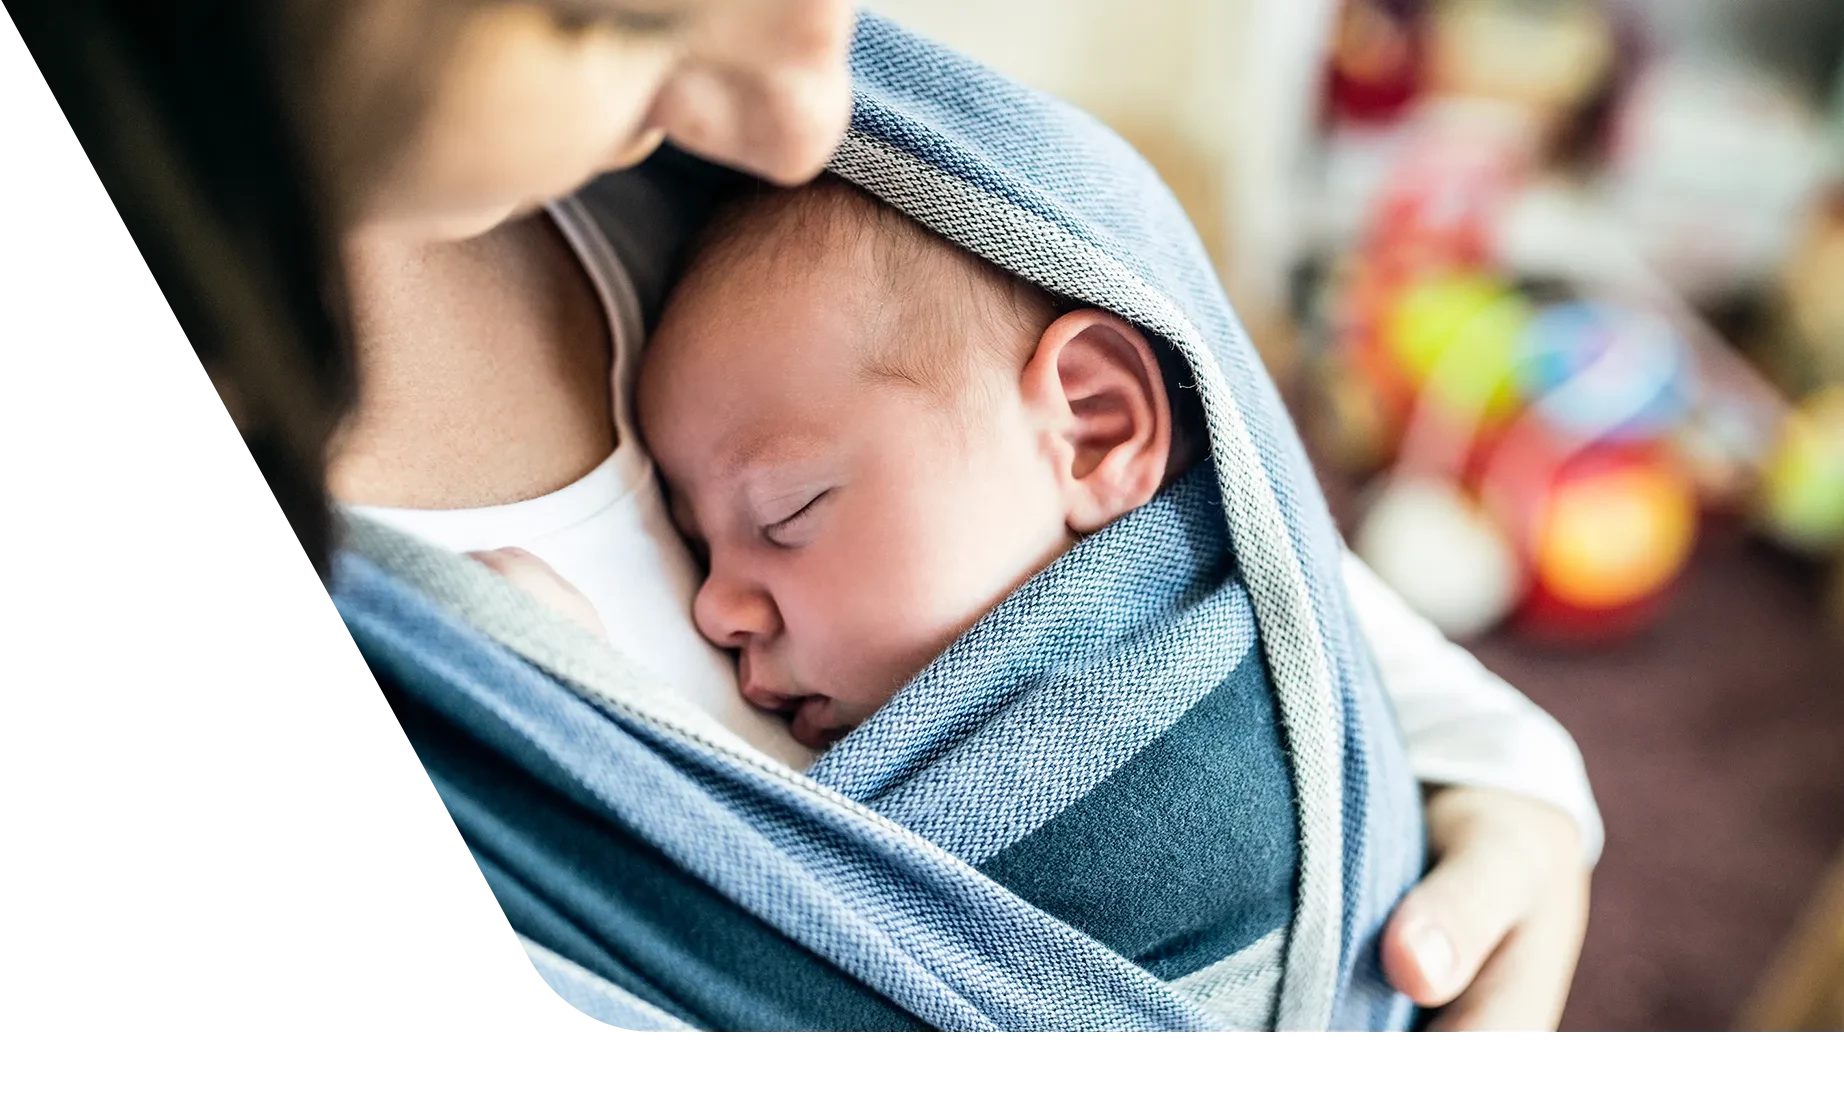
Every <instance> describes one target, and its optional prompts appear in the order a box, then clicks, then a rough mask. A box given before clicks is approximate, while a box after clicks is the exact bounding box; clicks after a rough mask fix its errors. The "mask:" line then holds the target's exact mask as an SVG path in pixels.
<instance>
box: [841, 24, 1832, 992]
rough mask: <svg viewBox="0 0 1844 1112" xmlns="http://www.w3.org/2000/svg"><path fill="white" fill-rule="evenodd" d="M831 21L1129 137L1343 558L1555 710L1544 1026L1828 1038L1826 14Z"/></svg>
mask: <svg viewBox="0 0 1844 1112" xmlns="http://www.w3.org/2000/svg"><path fill="white" fill-rule="evenodd" d="M870 6H871V7H873V8H875V9H878V10H880V11H882V12H884V13H885V14H888V15H890V16H893V17H894V18H896V19H898V20H900V21H902V22H904V23H906V24H908V25H910V26H912V27H914V28H916V29H918V30H920V31H923V32H924V33H926V34H929V35H931V36H933V37H935V38H938V39H940V40H942V41H944V42H947V43H949V44H951V45H953V46H955V47H957V48H959V49H961V50H963V51H965V52H967V53H969V54H971V55H973V56H975V57H977V58H980V59H982V60H983V61H985V62H987V63H988V64H991V65H993V66H994V67H996V68H998V69H1000V70H1002V71H1004V72H1007V73H1009V74H1011V75H1012V76H1014V77H1017V78H1019V79H1020V80H1022V81H1024V82H1026V83H1028V84H1032V85H1035V86H1038V87H1040V88H1044V89H1047V90H1049V91H1051V92H1053V93H1056V94H1057V95H1059V96H1062V97H1064V98H1066V99H1068V100H1071V101H1073V102H1075V103H1076V104H1078V105H1080V106H1082V107H1083V108H1085V109H1087V110H1088V111H1089V112H1091V113H1093V114H1094V115H1096V116H1098V117H1099V118H1101V119H1102V120H1104V121H1105V122H1107V123H1108V124H1110V125H1112V126H1113V127H1114V128H1115V129H1116V130H1118V131H1120V132H1121V133H1122V134H1123V135H1125V136H1126V137H1127V138H1128V139H1129V140H1131V141H1132V142H1133V143H1134V144H1135V145H1136V146H1137V147H1139V149H1140V150H1141V151H1142V153H1144V154H1145V155H1146V156H1147V158H1148V159H1149V160H1150V161H1152V162H1153V164H1154V165H1155V166H1157V167H1158V168H1159V170H1160V171H1161V173H1162V174H1163V175H1164V177H1165V178H1166V180H1167V182H1168V183H1169V184H1170V185H1171V186H1172V188H1173V190H1174V192H1176V193H1177V194H1178V196H1179V198H1180V200H1181V201H1183V202H1184V204H1185V205H1186V207H1187V208H1188V209H1189V211H1190V212H1191V215H1192V217H1193V218H1194V220H1195V221H1196V223H1197V225H1198V229H1199V231H1200V233H1201V234H1202V235H1203V237H1204V240H1205V242H1206V244H1207V245H1208V247H1209V248H1210V250H1211V252H1212V255H1213V257H1214V258H1215V260H1216V262H1217V264H1218V268H1219V271H1220V273H1221V274H1222V277H1223V281H1224V285H1225V287H1226V288H1227V289H1228V291H1229V293H1230V295H1231V298H1232V300H1233V301H1234V303H1235V304H1236V306H1237V309H1238V311H1239V312H1240V313H1241V314H1242V316H1243V319H1244V321H1245V323H1246V324H1247V325H1248V327H1249V330H1250V332H1251V334H1252V335H1253V336H1254V338H1255V340H1256V343H1257V346H1258V347H1260V348H1261V350H1262V354H1263V356H1264V357H1265V359H1266V361H1267V363H1268V366H1269V369H1270V371H1271V372H1272V373H1273V375H1274V376H1275V378H1276V380H1277V382H1278V383H1279V385H1280V386H1281V389H1282V391H1283V393H1284V395H1285V396H1286V397H1287V398H1288V399H1289V402H1290V404H1291V405H1292V406H1293V407H1294V410H1295V414H1296V416H1297V417H1298V419H1299V421H1300V424H1301V427H1302V430H1303V431H1304V433H1305V435H1306V438H1307V442H1308V446H1309V448H1310V450H1311V451H1312V452H1313V454H1314V458H1315V461H1316V462H1317V463H1318V465H1319V467H1320V471H1321V477H1322V479H1323V481H1324V483H1325V486H1326V489H1327V492H1328V495H1329V496H1330V499H1331V501H1332V505H1333V508H1334V512H1335V513H1336V514H1337V515H1338V517H1339V520H1340V524H1341V526H1342V527H1343V528H1344V529H1345V531H1346V536H1347V537H1348V538H1349V539H1350V541H1351V543H1352V545H1353V547H1354V548H1355V549H1356V550H1357V551H1358V552H1359V553H1360V554H1361V555H1362V556H1364V557H1365V558H1366V559H1367V560H1368V561H1369V562H1370V563H1371V564H1372V565H1373V566H1374V567H1375V568H1376V569H1377V570H1378V571H1379V572H1380V573H1381V574H1382V575H1383V576H1384V577H1385V578H1386V579H1388V580H1389V581H1390V582H1391V583H1392V584H1393V585H1394V586H1395V587H1396V588H1397V589H1398V590H1399V591H1400V592H1401V593H1402V594H1403V595H1404V596H1405V597H1406V598H1408V600H1409V601H1410V602H1411V604H1413V605H1414V606H1416V607H1417V609H1419V610H1420V611H1421V612H1422V613H1424V614H1425V615H1427V616H1428V617H1429V618H1430V619H1432V620H1433V621H1435V622H1436V623H1437V624H1438V625H1440V626H1441V627H1442V628H1444V629H1445V630H1446V631H1447V632H1448V633H1449V634H1450V635H1451V636H1453V637H1455V638H1456V639H1458V640H1460V641H1462V642H1463V643H1465V644H1467V645H1468V646H1469V647H1471V648H1472V649H1474V651H1475V652H1477V653H1478V655H1479V656H1480V657H1481V658H1482V659H1483V660H1484V661H1485V662H1486V663H1487V664H1488V665H1489V666H1490V667H1492V668H1493V669H1494V670H1496V671H1498V672H1499V673H1500V674H1501V675H1503V676H1505V677H1506V678H1507V679H1509V680H1510V681H1511V682H1513V683H1515V684H1516V685H1518V686H1519V687H1520V688H1522V689H1523V690H1524V691H1526V692H1527V693H1528V694H1529V695H1530V696H1531V697H1532V698H1534V699H1536V700H1537V701H1538V702H1539V703H1540V704H1542V705H1543V706H1544V707H1545V708H1546V709H1547V710H1549V711H1550V712H1551V713H1552V714H1554V715H1555V716H1556V717H1557V718H1558V719H1560V720H1561V721H1562V723H1563V724H1564V725H1565V726H1567V727H1568V728H1569V729H1570V730H1571V731H1572V732H1573V733H1574V734H1575V737H1576V739H1577V740H1578V741H1579V742H1580V744H1581V747H1582V751H1583V756H1584V758H1585V759H1586V761H1587V765H1588V771H1589V775H1590V777H1591V778H1592V780H1593V783H1594V787H1595V791H1596V794H1597V797H1598V799H1599V802H1600V805H1601V809H1602V812H1603V814H1604V816H1605V818H1606V823H1607V848H1606V852H1605V854H1604V856H1603V858H1602V861H1601V865H1600V867H1599V869H1598V870H1597V872H1596V874H1595V884H1594V906H1593V913H1592V918H1591V921H1590V925H1589V931H1588V939H1587V944H1586V946H1585V948H1584V950H1583V953H1582V959H1581V965H1580V969H1579V971H1578V973H1577V976H1576V982H1575V989H1574V993H1573V996H1572V998H1571V1001H1570V1005H1569V1009H1568V1011H1567V1013H1566V1014H1565V1016H1564V1018H1563V1026H1564V1027H1565V1028H1576V1029H1609V1028H1626V1029H1711V1028H1729V1027H1744V1028H1750V1027H1752V1028H1761V1027H1765V1028H1787V1027H1806V1028H1826V1029H1844V5H1841V4H1838V3H1836V2H1835V0H1657V2H1653V3H1642V2H1638V0H1138V2H1136V3H1135V4H1132V5H1121V4H1114V3H1104V2H1102V0H1007V2H1006V3H1003V4H993V3H989V2H986V0H873V2H872V3H871V5H870Z"/></svg>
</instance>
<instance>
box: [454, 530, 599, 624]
mask: <svg viewBox="0 0 1844 1112" xmlns="http://www.w3.org/2000/svg"><path fill="white" fill-rule="evenodd" d="M468 556H469V557H470V558H471V559H473V560H475V561H476V562H478V563H481V564H484V565H486V566H487V567H488V568H490V569H492V570H493V571H496V572H498V573H499V574H500V576H501V577H503V578H504V579H505V580H506V582H508V583H510V584H512V585H513V586H514V587H517V588H518V589H519V590H521V591H524V592H525V593H526V594H528V595H530V596H531V597H532V598H534V599H536V600H538V602H540V603H542V604H544V605H545V606H547V607H549V608H550V609H551V610H553V611H555V612H556V613H558V614H559V615H561V616H562V617H565V618H568V619H569V620H570V621H572V622H574V623H576V624H577V625H579V626H581V627H582V628H584V629H586V630H588V631H589V632H590V633H592V634H594V635H595V636H596V637H597V638H598V639H600V640H603V641H606V640H608V631H607V630H606V629H604V628H603V627H602V619H601V617H600V616H599V615H597V614H596V612H595V604H594V603H592V602H590V601H589V599H588V597H587V596H586V595H584V594H583V593H582V592H581V591H579V590H577V589H576V587H575V585H573V584H572V583H570V582H569V581H568V580H566V579H564V577H563V576H561V575H558V574H557V572H556V570H555V569H553V568H552V567H551V565H549V564H547V563H545V562H544V561H543V560H540V559H538V558H537V557H536V556H533V555H532V554H531V553H529V552H527V551H525V550H524V549H522V548H495V549H491V550H488V551H484V552H470V553H468Z"/></svg>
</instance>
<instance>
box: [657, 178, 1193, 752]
mask: <svg viewBox="0 0 1844 1112" xmlns="http://www.w3.org/2000/svg"><path fill="white" fill-rule="evenodd" d="M1176 393H1177V392H1175V391H1173V390H1171V389H1170V388H1169V386H1168V383H1167V380H1166V377H1165V374H1164V373H1163V372H1162V370H1161V366H1160V361H1159V358H1158V356H1157V355H1156V353H1155V351H1154V348H1153V346H1152V345H1151V344H1150V343H1148V341H1147V339H1146V338H1145V337H1144V336H1143V335H1142V334H1141V333H1140V332H1139V331H1138V330H1137V329H1135V328H1134V327H1132V326H1131V325H1129V324H1127V323H1126V322H1125V321H1123V320H1121V319H1120V318H1118V317H1115V316H1113V315H1112V314H1109V313H1105V312H1101V311H1099V310H1096V309H1088V308H1079V307H1067V306H1063V305H1060V304H1059V303H1058V302H1057V301H1056V300H1055V299H1054V298H1052V297H1051V296H1049V295H1048V294H1046V293H1044V292H1043V291H1041V290H1039V289H1038V288H1036V287H1035V286H1032V285H1030V284H1028V283H1026V282H1024V281H1022V280H1020V279H1017V278H1015V277H1013V276H1011V275H1010V274H1008V273H1006V272H1004V271H1002V270H1000V269H999V268H997V267H995V266H993V265H991V264H989V263H987V262H985V261H984V260H981V259H979V258H977V257H975V256H974V255H972V254H970V253H968V252H966V251H964V250H962V249H960V248H958V247H956V246H954V245H952V244H950V243H948V242H947V241H945V240H943V239H940V238H938V237H936V236H935V235H933V234H932V233H930V232H929V231H927V230H926V229H924V228H923V227H921V226H920V225H919V224H916V223H915V222H913V221H911V220H910V219H909V218H908V217H906V216H903V215H901V214H899V213H897V212H896V211H895V210H893V209H890V208H888V207H886V206H885V205H883V204H881V203H880V202H878V201H876V200H874V199H872V198H871V197H869V196H868V195H866V194H864V193H862V192H860V191H859V190H857V189H856V188H854V187H852V186H850V185H848V184H846V183H844V182H842V181H840V180H839V179H836V178H827V179H823V180H821V181H820V182H818V183H816V184H814V185H811V186H808V187H806V188H804V189H800V190H796V191H791V192H787V191H783V192H773V193H765V194H759V195H754V196H750V197H746V198H744V199H742V200H740V201H737V202H733V203H732V204H731V205H730V206H728V207H727V208H726V209H725V210H724V211H722V212H721V213H720V214H719V215H718V216H717V217H716V219H715V220H714V221H713V222H712V224H711V225H710V226H709V227H708V228H707V230H706V232H705V234H704V235H703V236H702V237H701V242H700V244H699V245H698V247H697V248H696V250H695V251H694V254H693V258H692V261H691V264H690V267H689V269H688V272H687V273H686V275H685V276H684V278H683V280H682V281H681V282H680V284H679V286H678V287H677V289H676V291H675V292H674V294H673V296H672V299H671V301H670V302H669V303H668V305H667V307H666V310H665V313H664V316H663V318H662V320H661V322H660V325H659V328H658V330H657V332H656V333H655V335H654V336H653V338H652V341H651V344H650V346H649V347H648V349H647V351H646V354H645V356H644V361H643V364H642V369H641V372H640V377H639V382H638V385H637V399H636V401H637V413H638V415H639V420H640V425H641V429H642V433H643V436H644V438H645V440H646V442H647V446H648V448H649V450H650V451H651V452H652V454H653V457H654V459H655V460H656V461H657V463H658V465H659V469H660V474H661V476H662V478H663V480H664V483H665V486H666V489H667V491H668V495H669V500H670V505H671V509H672V513H673V517H674V520H675V522H676V523H677V525H678V527H679V529H680V530H681V531H682V532H683V533H684V535H685V537H686V539H687V540H688V541H689V542H690V543H691V544H692V545H693V546H694V547H695V549H696V550H697V552H698V554H699V556H700V557H701V559H702V562H703V563H704V565H705V567H706V568H707V569H708V577H707V578H706V580H705V582H704V584H703V586H702V588H701V589H700V590H699V592H698V594H697V598H696V602H695V604H694V607H693V616H694V619H695V621H696V623H697V626H698V629H699V631H700V632H701V633H703V635H704V636H705V637H706V638H708V639H709V640H710V641H712V642H713V643H715V644H717V645H719V646H721V647H723V648H725V649H729V650H732V651H734V652H735V654H736V660H737V672H738V682H739V684H740V685H741V688H742V691H743V694H744V696H745V697H746V698H747V699H748V700H749V701H750V702H751V703H753V704H755V705H756V706H759V707H762V708H764V709H767V710H771V711H774V712H777V713H780V714H783V715H785V716H787V717H788V719H789V721H790V723H791V725H792V730H793V734H794V737H795V738H796V739H797V740H798V741H800V742H801V743H802V744H803V745H806V746H808V747H809V748H812V749H815V750H820V749H825V748H826V747H828V746H830V745H832V744H833V743H834V742H836V741H837V740H838V739H840V738H841V737H843V736H844V735H845V734H846V733H848V732H849V731H850V730H851V729H852V728H853V727H854V726H856V725H857V724H858V723H860V722H862V721H863V720H864V719H866V718H867V717H869V716H870V715H871V714H872V712H873V711H875V710H876V709H877V708H878V707H879V706H880V705H881V704H883V703H884V702H885V701H886V700H887V699H889V697H890V696H891V695H892V694H894V693H895V692H896V691H897V690H898V689H899V688H901V687H902V686H903V685H904V684H905V683H906V682H907V681H908V680H910V679H911V678H912V677H913V676H915V675H916V674H917V672H919V671H920V670H921V669H922V668H923V667H924V666H925V665H926V664H928V662H929V661H930V660H931V659H933V658H934V657H936V656H937V655H938V654H940V653H941V652H942V650H943V649H945V648H947V647H948V646H949V645H950V644H951V643H952V642H954V641H955V639H956V638H958V637H959V636H960V635H961V634H962V633H963V632H965V631H966V630H967V629H968V628H969V627H970V626H971V625H972V624H973V623H974V622H975V621H977V620H978V619H979V618H980V617H981V615H983V614H985V613H986V612H987V611H988V610H990V609H991V608H992V607H993V606H994V605H995V604H997V603H998V602H1000V601H1001V600H1002V599H1004V598H1005V597H1006V596H1007V595H1009V594H1011V593H1012V591H1013V590H1014V589H1015V588H1017V587H1018V586H1019V585H1020V584H1021V583H1023V582H1025V581H1026V580H1027V579H1029V578H1030V577H1031V576H1033V575H1034V574H1036V573H1037V572H1038V571H1040V570H1042V569H1043V568H1045V567H1046V566H1048V565H1049V564H1050V563H1051V562H1053V561H1054V560H1056V558H1057V557H1058V556H1060V555H1061V554H1062V553H1063V552H1065V551H1066V550H1067V549H1069V548H1070V547H1071V546H1072V545H1073V544H1074V543H1075V542H1076V541H1077V539H1078V538H1080V537H1082V536H1083V535H1085V534H1089V533H1093V532H1094V531H1096V530H1098V529H1100V528H1101V527H1103V526H1104V525H1107V524H1108V523H1110V522H1112V521H1114V520H1115V519H1117V518H1119V517H1121V516H1122V515H1124V514H1127V513H1128V512H1130V511H1132V510H1134V509H1136V508H1138V507H1140V506H1142V505H1144V504H1145V503H1146V502H1147V501H1148V500H1149V499H1151V498H1152V497H1153V496H1154V495H1155V494H1156V493H1157V492H1158V491H1159V490H1160V488H1161V487H1162V486H1163V485H1164V484H1165V483H1166V481H1167V480H1168V479H1169V478H1171V477H1172V476H1174V475H1175V474H1176V473H1177V471H1178V470H1179V469H1180V468H1181V467H1182V465H1183V462H1184V460H1185V459H1186V458H1187V456H1188V455H1189V453H1187V452H1185V451H1183V450H1181V445H1182V444H1183V443H1184V442H1186V441H1187V440H1190V439H1195V438H1194V437H1186V436H1184V435H1182V434H1181V433H1180V431H1179V429H1178V428H1177V427H1176V426H1177V424H1178V422H1176V421H1175V420H1174V408H1173V405H1172V400H1173V397H1174V395H1175V394H1176ZM1183 396H1184V398H1185V400H1188V401H1190V402H1191V403H1192V405H1193V407H1195V404H1196V402H1195V396H1194V395H1193V394H1191V393H1189V392H1185V393H1184V395H1183Z"/></svg>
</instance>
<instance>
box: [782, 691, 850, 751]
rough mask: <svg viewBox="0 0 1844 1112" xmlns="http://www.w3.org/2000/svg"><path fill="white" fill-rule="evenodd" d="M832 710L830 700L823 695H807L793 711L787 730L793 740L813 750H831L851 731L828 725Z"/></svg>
mask: <svg viewBox="0 0 1844 1112" xmlns="http://www.w3.org/2000/svg"><path fill="white" fill-rule="evenodd" d="M831 709H832V700H831V699H828V698H826V697H825V696H824V695H809V696H807V697H806V698H804V699H802V700H800V703H799V705H798V706H797V707H796V708H795V710H794V720H793V721H792V722H791V723H789V730H790V731H791V732H792V733H793V735H794V740H795V741H798V742H800V743H801V744H802V745H804V746H806V747H807V748H809V749H813V750H821V751H823V750H826V749H830V748H832V746H833V745H834V744H836V743H837V742H838V741H839V739H840V738H843V737H844V736H845V735H846V734H848V733H850V732H851V731H849V730H846V729H841V728H840V727H838V726H834V725H828V724H827V721H826V720H827V718H828V717H829V716H828V713H827V712H829V711H830V710H831Z"/></svg>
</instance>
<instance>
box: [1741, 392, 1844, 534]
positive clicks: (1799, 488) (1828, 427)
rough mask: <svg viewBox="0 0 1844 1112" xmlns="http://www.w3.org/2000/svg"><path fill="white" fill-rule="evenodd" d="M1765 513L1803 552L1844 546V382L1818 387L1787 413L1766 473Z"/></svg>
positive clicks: (1770, 525) (1768, 524)
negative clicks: (1819, 388) (1790, 412)
mask: <svg viewBox="0 0 1844 1112" xmlns="http://www.w3.org/2000/svg"><path fill="white" fill-rule="evenodd" d="M1760 517H1761V520H1762V523H1763V525H1764V527H1765V528H1766V530H1767V532H1768V534H1769V535H1770V536H1772V537H1773V538H1774V539H1776V540H1777V541H1779V542H1780V543H1781V544H1784V545H1786V546H1787V547H1789V548H1792V549H1794V550H1796V551H1798V552H1803V553H1807V554H1810V555H1814V556H1819V555H1824V554H1827V553H1830V552H1834V551H1837V550H1838V549H1840V548H1844V386H1832V387H1827V388H1825V389H1823V390H1820V391H1818V392H1817V393H1815V394H1813V395H1812V396H1810V397H1809V398H1807V399H1806V400H1805V401H1804V402H1802V403H1801V404H1800V405H1799V406H1798V408H1797V409H1796V410H1795V411H1794V412H1793V413H1792V414H1791V415H1789V416H1788V417H1787V419H1786V422H1785V424H1784V426H1783V427H1782V431H1781V436H1780V442H1779V444H1778V445H1777V446H1776V447H1775V449H1774V452H1773V455H1772V456H1771V457H1769V460H1768V463H1767V468H1766V471H1765V473H1764V475H1763V482H1762V488H1761V507H1760Z"/></svg>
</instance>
